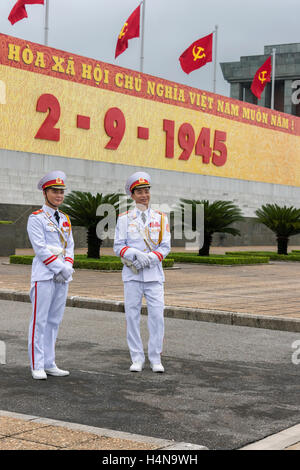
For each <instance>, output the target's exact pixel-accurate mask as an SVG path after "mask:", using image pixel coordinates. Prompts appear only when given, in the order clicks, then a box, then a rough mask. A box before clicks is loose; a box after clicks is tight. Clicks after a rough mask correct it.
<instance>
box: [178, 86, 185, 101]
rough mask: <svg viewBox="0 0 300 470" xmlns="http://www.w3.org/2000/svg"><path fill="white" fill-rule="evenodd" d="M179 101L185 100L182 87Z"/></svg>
mask: <svg viewBox="0 0 300 470" xmlns="http://www.w3.org/2000/svg"><path fill="white" fill-rule="evenodd" d="M178 101H183V102H185V96H184V90H183V89H182V88H180V90H179V96H178Z"/></svg>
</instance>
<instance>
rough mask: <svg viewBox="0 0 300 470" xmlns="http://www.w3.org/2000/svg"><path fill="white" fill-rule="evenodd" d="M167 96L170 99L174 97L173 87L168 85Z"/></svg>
mask: <svg viewBox="0 0 300 470" xmlns="http://www.w3.org/2000/svg"><path fill="white" fill-rule="evenodd" d="M165 98H169V99H170V100H171V99H172V98H173V88H172V87H171V86H166V88H165Z"/></svg>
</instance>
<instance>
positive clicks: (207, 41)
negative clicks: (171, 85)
mask: <svg viewBox="0 0 300 470" xmlns="http://www.w3.org/2000/svg"><path fill="white" fill-rule="evenodd" d="M212 48H213V33H211V34H209V35H208V36H205V37H204V38H201V39H198V40H197V41H195V42H193V44H191V45H190V46H189V47H188V48H187V49H186V50H185V51H184V52H183V53H182V54H181V56H180V57H179V62H180V65H181V68H182V70H183V71H184V72H185V73H191V72H193V70H196V69H199V68H200V67H203V65H205V64H207V62H212Z"/></svg>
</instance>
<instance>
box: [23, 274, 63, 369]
mask: <svg viewBox="0 0 300 470" xmlns="http://www.w3.org/2000/svg"><path fill="white" fill-rule="evenodd" d="M68 286H69V284H68V283H64V284H62V283H59V282H54V281H53V280H52V279H51V280H49V281H37V282H34V283H32V285H31V290H30V299H31V303H32V307H33V308H32V316H31V321H30V324H29V332H28V354H29V359H30V364H31V368H32V369H36V370H38V369H50V368H51V367H54V366H55V342H56V337H57V333H58V328H59V325H60V323H61V321H62V318H63V314H64V309H65V306H66V300H67V294H68Z"/></svg>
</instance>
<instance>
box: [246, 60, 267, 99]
mask: <svg viewBox="0 0 300 470" xmlns="http://www.w3.org/2000/svg"><path fill="white" fill-rule="evenodd" d="M271 74H272V61H271V56H270V57H269V58H268V59H267V60H266V62H265V63H264V64H263V65H262V66H261V67H260V68H259V69H258V70H257V72H256V74H255V76H254V78H253V82H252V85H251V91H252V93H253V95H255V96H256V98H258V99H259V100H260V97H261V94H262V92H263V91H264V89H265V86H266V84H267V83H268V82H270V81H271Z"/></svg>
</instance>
